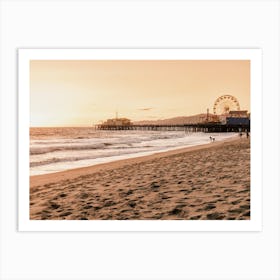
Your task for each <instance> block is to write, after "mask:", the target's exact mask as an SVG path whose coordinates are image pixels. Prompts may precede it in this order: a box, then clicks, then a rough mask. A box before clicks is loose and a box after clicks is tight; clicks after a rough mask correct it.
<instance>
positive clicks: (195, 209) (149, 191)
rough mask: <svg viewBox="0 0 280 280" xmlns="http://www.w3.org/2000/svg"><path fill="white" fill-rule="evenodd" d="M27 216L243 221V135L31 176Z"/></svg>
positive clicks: (246, 155) (246, 151)
mask: <svg viewBox="0 0 280 280" xmlns="http://www.w3.org/2000/svg"><path fill="white" fill-rule="evenodd" d="M30 182H31V184H30V185H31V187H30V219H31V220H248V219H250V208H251V206H250V188H251V187H250V139H246V138H242V139H240V138H237V137H235V138H231V139H226V140H223V141H219V142H212V143H209V144H204V145H199V146H193V147H188V148H183V149H177V150H172V151H168V152H163V153H157V154H153V155H149V156H143V157H138V158H130V159H126V160H120V161H115V162H111V163H105V164H100V165H95V166H89V167H83V168H78V169H72V170H67V171H63V172H60V173H52V174H45V175H37V176H33V177H31V178H30Z"/></svg>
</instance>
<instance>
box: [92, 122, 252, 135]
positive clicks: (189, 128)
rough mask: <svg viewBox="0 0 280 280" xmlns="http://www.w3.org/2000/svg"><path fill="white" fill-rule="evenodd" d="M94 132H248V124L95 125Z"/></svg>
mask: <svg viewBox="0 0 280 280" xmlns="http://www.w3.org/2000/svg"><path fill="white" fill-rule="evenodd" d="M94 128H95V129H96V130H148V131H149V130H150V131H185V132H209V133H210V132H212V133H213V132H240V131H242V132H245V131H248V132H250V124H247V125H244V124H221V123H197V124H178V125H145V124H143V125H137V124H135V125H134V124H132V125H104V124H99V125H95V126H94Z"/></svg>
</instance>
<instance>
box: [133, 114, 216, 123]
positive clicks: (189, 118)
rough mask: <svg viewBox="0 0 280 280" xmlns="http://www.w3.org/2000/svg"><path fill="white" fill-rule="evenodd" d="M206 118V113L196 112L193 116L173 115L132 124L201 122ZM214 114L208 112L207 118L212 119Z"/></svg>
mask: <svg viewBox="0 0 280 280" xmlns="http://www.w3.org/2000/svg"><path fill="white" fill-rule="evenodd" d="M206 119H207V114H198V115H193V116H181V117H175V118H170V119H163V120H154V121H151V120H144V121H136V122H133V124H136V125H137V124H138V125H175V124H196V123H203V122H205V121H206ZM214 119H215V115H213V114H209V115H208V120H209V121H211V120H214Z"/></svg>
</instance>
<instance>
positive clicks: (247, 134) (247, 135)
mask: <svg viewBox="0 0 280 280" xmlns="http://www.w3.org/2000/svg"><path fill="white" fill-rule="evenodd" d="M246 137H247V139H248V138H249V132H248V131H247V132H246Z"/></svg>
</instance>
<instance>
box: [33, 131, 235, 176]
mask: <svg viewBox="0 0 280 280" xmlns="http://www.w3.org/2000/svg"><path fill="white" fill-rule="evenodd" d="M235 135H236V133H212V134H210V133H203V132H196V133H188V132H185V131H140V130H139V131H137V130H115V131H104V130H95V129H94V128H92V127H62V128H30V175H31V176H32V175H39V174H48V173H54V172H59V171H64V170H68V169H73V168H79V167H86V166H90V165H95V164H99V163H106V162H111V161H115V160H120V159H127V158H132V157H138V156H144V155H150V154H154V153H157V152H163V151H169V150H174V149H178V148H183V147H190V146H196V145H201V144H207V143H210V139H209V137H210V136H213V137H215V140H216V141H221V140H224V139H227V138H230V137H233V136H235Z"/></svg>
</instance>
